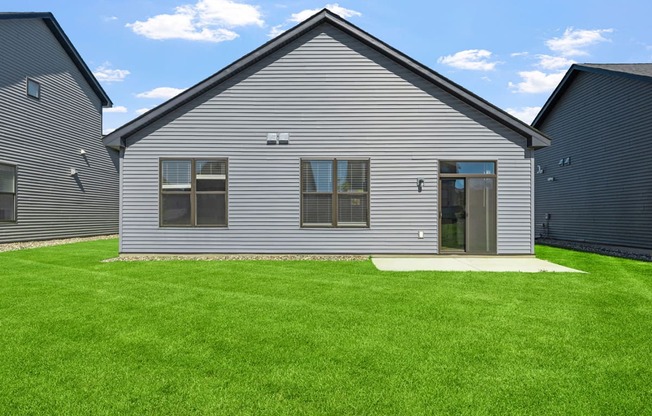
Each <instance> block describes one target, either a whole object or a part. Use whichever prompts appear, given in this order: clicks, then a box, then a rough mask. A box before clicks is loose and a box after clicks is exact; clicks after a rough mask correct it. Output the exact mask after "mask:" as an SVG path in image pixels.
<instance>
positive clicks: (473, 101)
mask: <svg viewBox="0 0 652 416" xmlns="http://www.w3.org/2000/svg"><path fill="white" fill-rule="evenodd" d="M325 22H328V23H330V24H332V25H333V26H335V27H337V28H338V29H340V30H342V31H344V32H346V33H348V34H350V35H351V36H353V37H354V38H357V39H358V40H360V41H362V42H363V43H365V44H367V45H369V46H371V47H373V48H374V49H376V50H378V51H379V52H381V53H383V54H384V55H386V56H388V57H389V58H390V59H392V60H394V61H395V62H397V63H398V64H400V65H402V66H404V67H406V68H407V69H410V70H411V71H413V72H415V73H417V74H418V75H420V76H421V77H423V78H425V79H427V80H429V81H430V82H433V83H435V84H436V85H438V86H439V87H440V88H442V89H444V90H445V91H447V92H448V93H450V94H452V95H454V96H456V97H458V98H460V99H461V100H462V101H465V102H466V103H468V104H470V105H471V106H472V107H474V108H476V109H477V110H479V111H481V112H482V113H484V114H486V115H488V116H489V117H491V118H492V119H494V120H496V121H498V122H499V123H501V124H503V125H505V126H507V127H509V128H511V129H512V130H514V131H516V132H517V133H519V134H520V135H522V136H524V137H525V138H526V139H527V140H528V147H530V144H529V143H532V146H534V147H545V146H548V145H549V144H550V139H548V138H547V137H546V136H545V135H544V134H543V133H541V132H539V131H538V130H537V129H535V128H533V127H532V126H530V125H528V124H526V123H524V122H522V121H521V120H518V119H517V118H515V117H513V116H511V115H510V114H508V113H506V112H505V111H503V110H501V109H499V108H497V107H496V106H494V105H493V104H491V103H489V102H488V101H486V100H484V99H482V98H480V97H479V96H477V95H475V94H473V93H472V92H470V91H468V90H466V89H465V88H463V87H461V86H459V85H457V84H455V83H454V82H452V81H451V80H449V79H447V78H445V77H443V76H441V75H439V74H437V73H436V72H435V71H433V70H431V69H430V68H428V67H427V66H425V65H423V64H421V63H419V62H417V61H415V60H414V59H412V58H410V57H408V56H407V55H405V54H403V53H402V52H400V51H398V50H396V49H394V48H393V47H391V46H389V45H387V44H386V43H384V42H383V41H381V40H379V39H377V38H375V37H374V36H372V35H370V34H369V33H367V32H365V31H364V30H362V29H360V28H358V27H357V26H355V25H353V24H352V23H349V22H347V21H346V20H344V19H342V18H341V17H339V16H337V15H336V14H334V13H332V12H330V11H329V10H327V9H323V10H321V11H320V12H318V13H316V14H315V15H313V16H312V17H310V18H308V19H307V20H305V21H304V22H302V23H299V24H298V25H296V26H294V27H293V28H291V29H289V30H287V31H286V32H285V33H283V34H281V35H279V36H278V37H276V38H274V39H272V40H270V41H269V42H267V43H265V44H264V45H262V46H261V47H259V48H258V49H256V50H254V51H253V52H251V53H249V54H247V55H245V56H244V57H242V58H240V59H239V60H237V61H236V62H234V63H233V64H231V65H229V66H227V67H226V68H224V69H222V70H221V71H219V72H218V73H216V74H214V75H212V76H211V77H209V78H206V79H205V80H203V81H201V82H199V83H198V84H196V85H195V86H193V87H191V88H190V89H188V90H186V91H184V92H182V93H181V94H179V95H177V96H176V97H174V98H172V99H170V100H168V101H166V102H165V103H163V104H161V105H159V106H158V107H156V108H155V109H153V110H151V111H149V112H148V113H146V114H143V115H142V116H140V117H138V118H136V119H134V120H132V121H131V122H129V123H127V124H125V125H123V126H122V127H120V128H118V129H117V130H115V131H114V132H112V133H110V134H109V135H108V136H107V137H106V138H105V143H111V144H112V145H113V146H119V143H120V138H126V137H129V136H130V135H132V134H134V133H136V132H137V131H139V130H141V129H142V128H144V127H145V126H147V125H148V124H150V123H152V122H154V121H156V120H157V119H159V118H161V117H163V116H164V115H166V114H168V113H169V112H170V111H173V110H174V109H176V108H178V107H180V106H182V105H184V104H185V103H187V102H189V101H191V100H192V99H194V98H196V97H197V96H199V95H201V94H202V93H204V92H205V91H207V90H208V89H210V88H212V87H214V86H216V85H218V84H219V83H221V82H223V81H224V80H226V79H227V78H230V77H231V76H233V75H235V74H237V73H238V72H240V71H241V70H243V69H244V68H247V67H248V66H249V65H252V64H253V63H255V62H257V61H258V60H260V59H262V58H264V57H266V56H268V55H269V54H270V53H273V52H274V51H276V50H277V49H279V48H281V47H283V46H284V45H286V44H287V43H289V42H291V41H292V40H294V39H296V38H298V37H300V36H301V35H303V34H304V33H306V32H308V31H310V30H311V29H313V28H314V27H316V26H318V25H320V24H322V23H325Z"/></svg>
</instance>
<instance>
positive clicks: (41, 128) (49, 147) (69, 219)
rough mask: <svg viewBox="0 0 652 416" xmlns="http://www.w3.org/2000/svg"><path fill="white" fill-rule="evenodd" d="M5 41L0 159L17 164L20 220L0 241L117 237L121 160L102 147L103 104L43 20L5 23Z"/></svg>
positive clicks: (0, 32)
mask: <svg viewBox="0 0 652 416" xmlns="http://www.w3.org/2000/svg"><path fill="white" fill-rule="evenodd" d="M0 39H2V41H0V56H2V57H3V58H2V59H1V60H0V161H4V162H10V163H15V164H17V166H18V194H17V199H18V201H17V204H18V210H17V221H16V222H15V223H7V222H0V242H8V241H24V240H36V239H51V238H61V237H77V236H89V235H99V234H111V233H116V232H117V229H118V173H117V170H118V169H117V164H118V155H117V152H115V151H113V150H110V149H107V148H106V147H104V146H103V145H102V140H101V139H102V134H101V129H102V117H101V104H100V100H99V99H98V98H97V96H96V95H95V93H94V92H93V90H92V89H91V88H90V86H89V85H88V83H87V82H86V80H85V79H84V77H83V76H82V75H81V73H80V72H79V70H78V69H77V67H76V66H75V65H74V64H73V62H72V61H71V60H70V58H69V57H68V55H67V54H66V53H65V51H64V50H63V48H62V47H61V45H60V44H59V42H58V41H57V40H56V39H55V38H54V36H53V35H52V33H51V32H50V30H49V29H48V28H47V27H46V25H45V24H44V23H43V21H42V20H40V19H29V20H15V21H12V20H2V21H0ZM27 77H29V78H32V79H34V80H35V81H37V82H39V83H40V84H41V99H40V100H35V99H32V98H30V97H28V96H27V95H26V93H25V83H26V81H25V80H26V78H27ZM81 149H84V151H85V152H86V155H85V156H82V155H81V154H80V150H81ZM71 168H74V169H76V170H77V172H78V175H77V176H70V169H71Z"/></svg>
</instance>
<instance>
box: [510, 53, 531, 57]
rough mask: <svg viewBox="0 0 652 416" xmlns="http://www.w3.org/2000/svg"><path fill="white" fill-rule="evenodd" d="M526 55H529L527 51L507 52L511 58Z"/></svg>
mask: <svg viewBox="0 0 652 416" xmlns="http://www.w3.org/2000/svg"><path fill="white" fill-rule="evenodd" d="M528 55H529V53H528V52H512V53H510V54H509V56H511V57H512V58H515V57H517V56H528Z"/></svg>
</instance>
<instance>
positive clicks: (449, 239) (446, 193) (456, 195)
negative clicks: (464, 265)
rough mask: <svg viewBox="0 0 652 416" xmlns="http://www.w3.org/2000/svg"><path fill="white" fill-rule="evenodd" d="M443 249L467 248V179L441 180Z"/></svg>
mask: <svg viewBox="0 0 652 416" xmlns="http://www.w3.org/2000/svg"><path fill="white" fill-rule="evenodd" d="M440 192H441V250H442V251H446V252H456V251H457V252H464V251H465V250H466V179H442V180H441V190H440Z"/></svg>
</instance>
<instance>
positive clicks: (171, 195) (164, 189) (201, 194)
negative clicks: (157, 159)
mask: <svg viewBox="0 0 652 416" xmlns="http://www.w3.org/2000/svg"><path fill="white" fill-rule="evenodd" d="M227 190H228V187H227V161H226V159H164V160H161V188H160V191H161V195H160V224H161V226H179V227H184V226H185V227H193V226H226V225H227Z"/></svg>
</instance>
